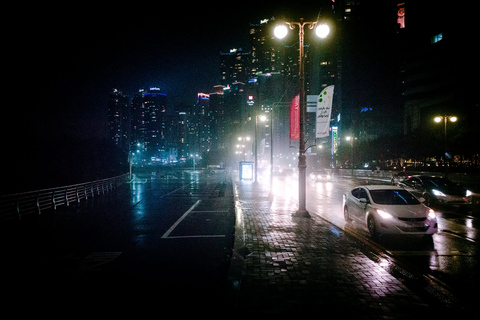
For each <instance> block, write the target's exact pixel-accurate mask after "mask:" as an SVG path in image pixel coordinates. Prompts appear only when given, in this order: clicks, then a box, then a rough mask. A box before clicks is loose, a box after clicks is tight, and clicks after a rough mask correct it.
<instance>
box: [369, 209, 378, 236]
mask: <svg viewBox="0 0 480 320" xmlns="http://www.w3.org/2000/svg"><path fill="white" fill-rule="evenodd" d="M367 227H368V232H370V235H371V236H372V238H376V237H377V236H378V231H377V222H376V221H375V218H374V217H373V215H369V216H368V218H367Z"/></svg>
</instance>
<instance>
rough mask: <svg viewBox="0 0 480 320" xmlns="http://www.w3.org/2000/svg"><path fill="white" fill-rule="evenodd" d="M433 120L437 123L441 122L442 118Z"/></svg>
mask: <svg viewBox="0 0 480 320" xmlns="http://www.w3.org/2000/svg"><path fill="white" fill-rule="evenodd" d="M433 120H434V121H435V122H437V123H439V122H440V121H442V117H435V118H434V119H433Z"/></svg>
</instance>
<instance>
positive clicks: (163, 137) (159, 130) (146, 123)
mask: <svg viewBox="0 0 480 320" xmlns="http://www.w3.org/2000/svg"><path fill="white" fill-rule="evenodd" d="M167 121H168V119H167V95H166V94H164V93H161V92H160V89H159V88H156V87H151V88H150V89H148V90H143V89H142V90H140V91H139V92H138V93H137V94H136V95H135V97H134V98H133V99H132V122H131V132H132V145H135V146H137V147H138V149H137V147H136V149H137V150H140V151H141V152H143V153H144V158H150V159H152V158H155V159H157V158H158V159H163V158H164V153H165V152H166V150H168V149H169V148H170V145H169V140H168V139H169V138H168V137H169V136H168V133H169V131H168V128H167Z"/></svg>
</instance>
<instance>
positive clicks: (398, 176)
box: [391, 171, 411, 186]
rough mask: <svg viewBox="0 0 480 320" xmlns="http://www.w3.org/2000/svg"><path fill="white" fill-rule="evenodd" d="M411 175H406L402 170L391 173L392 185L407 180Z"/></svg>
mask: <svg viewBox="0 0 480 320" xmlns="http://www.w3.org/2000/svg"><path fill="white" fill-rule="evenodd" d="M410 177H411V176H409V175H407V174H406V173H405V172H404V171H402V172H397V173H393V174H392V180H391V182H392V185H394V186H396V185H397V184H399V183H401V182H403V181H405V180H407V179H408V178H410Z"/></svg>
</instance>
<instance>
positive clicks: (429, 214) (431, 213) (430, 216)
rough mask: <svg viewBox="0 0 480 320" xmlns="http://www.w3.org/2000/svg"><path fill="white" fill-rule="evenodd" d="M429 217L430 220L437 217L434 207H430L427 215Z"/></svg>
mask: <svg viewBox="0 0 480 320" xmlns="http://www.w3.org/2000/svg"><path fill="white" fill-rule="evenodd" d="M427 217H428V219H430V220H433V219H435V218H436V217H437V216H436V214H435V211H433V210H432V209H428V215H427Z"/></svg>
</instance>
